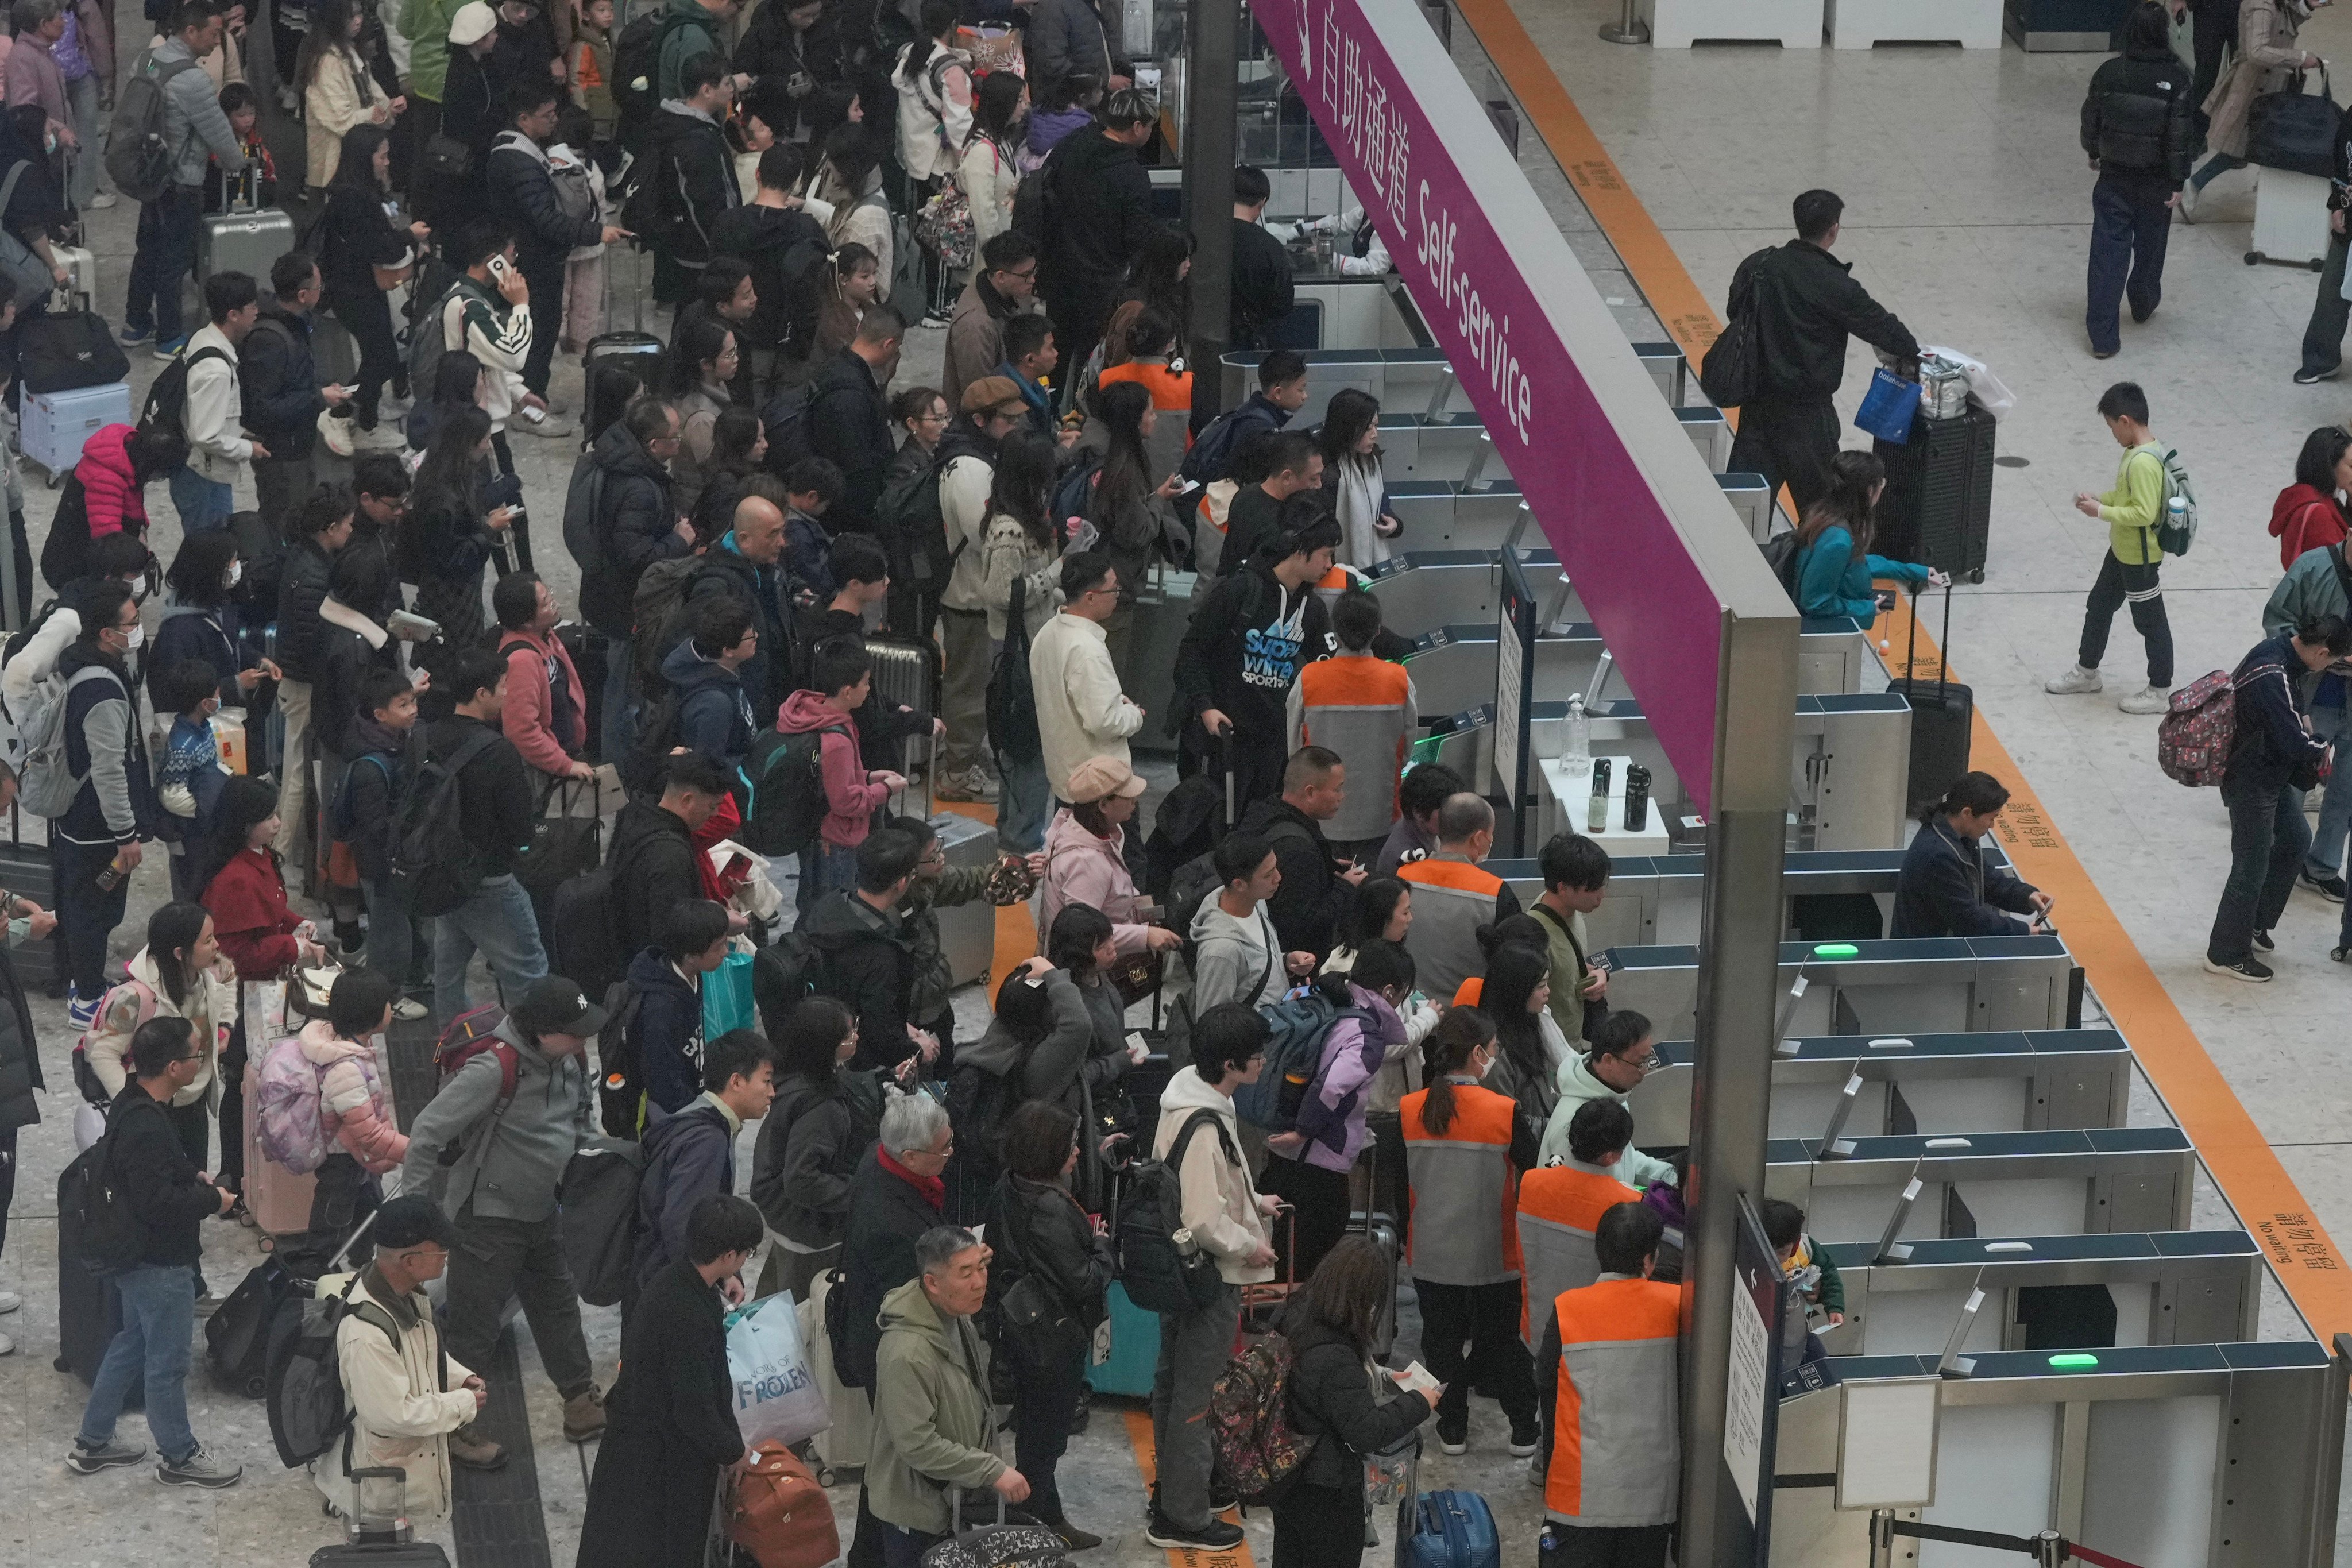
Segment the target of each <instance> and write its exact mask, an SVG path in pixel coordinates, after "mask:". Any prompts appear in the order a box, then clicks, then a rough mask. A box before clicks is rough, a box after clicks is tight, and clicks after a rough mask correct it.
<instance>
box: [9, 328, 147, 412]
mask: <svg viewBox="0 0 2352 1568" xmlns="http://www.w3.org/2000/svg"><path fill="white" fill-rule="evenodd" d="M16 375H17V379H18V380H20V381H22V382H23V383H24V384H25V390H26V391H27V392H72V391H74V390H76V389H77V388H79V387H84V386H105V385H107V384H110V383H112V382H117V381H126V380H128V379H129V378H130V375H131V361H130V360H129V359H127V358H125V357H124V355H123V353H122V348H121V344H119V343H117V342H115V341H114V332H113V330H112V329H111V328H110V327H109V326H107V324H106V318H105V317H103V316H101V315H100V314H99V313H98V312H97V311H95V310H50V311H47V312H46V313H44V314H42V315H38V316H27V317H25V318H24V319H23V321H21V322H20V323H19V325H18V326H17V329H16Z"/></svg>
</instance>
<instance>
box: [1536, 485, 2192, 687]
mask: <svg viewBox="0 0 2352 1568" xmlns="http://www.w3.org/2000/svg"><path fill="white" fill-rule="evenodd" d="M2164 526H2165V531H2166V532H2168V533H2169V534H2171V535H2172V537H2174V538H2175V539H2178V538H2179V537H2180V536H2181V535H2182V534H2184V533H2187V532H2188V531H2189V498H2188V497H2187V496H2168V497H2167V498H2166V500H2165V502H2164ZM1574 711H1575V710H1574V709H1570V712H1571V713H1572V712H1574Z"/></svg>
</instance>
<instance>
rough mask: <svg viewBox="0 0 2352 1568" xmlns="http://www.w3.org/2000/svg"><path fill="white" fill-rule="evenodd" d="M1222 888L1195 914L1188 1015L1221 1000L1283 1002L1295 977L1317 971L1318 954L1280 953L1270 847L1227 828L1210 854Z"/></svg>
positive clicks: (1275, 867)
mask: <svg viewBox="0 0 2352 1568" xmlns="http://www.w3.org/2000/svg"><path fill="white" fill-rule="evenodd" d="M1213 856H1214V859H1215V864H1216V868H1217V881H1218V884H1219V891H1218V893H1217V896H1216V897H1215V898H1213V899H1209V900H1204V901H1203V902H1202V905H1201V909H1200V912H1199V913H1198V914H1195V915H1194V916H1193V917H1192V953H1193V956H1192V1014H1193V1016H1194V1018H1195V1019H1198V1018H1199V1017H1200V1016H1201V1015H1202V1014H1203V1013H1205V1012H1207V1011H1208V1010H1209V1009H1210V1008H1212V1007H1213V1006H1216V1005H1218V1004H1219V1003H1222V1002H1239V1003H1241V1004H1243V1005H1245V1006H1250V1007H1264V1006H1268V1005H1272V1004H1274V1003H1276V1002H1278V1001H1280V1000H1281V999H1282V994H1283V993H1284V992H1285V991H1287V990H1289V989H1290V985H1291V981H1292V980H1293V978H1294V977H1298V978H1303V977H1304V976H1306V975H1308V974H1311V973H1314V970H1315V955H1314V954H1313V953H1311V952H1306V951H1304V950H1303V949H1302V950H1299V951H1297V952H1285V951H1284V950H1283V946H1282V938H1281V937H1280V936H1278V935H1277V934H1276V931H1275V925H1274V916H1273V915H1272V914H1271V913H1270V912H1269V911H1268V910H1267V909H1266V907H1265V906H1266V900H1269V899H1271V898H1272V897H1273V896H1274V894H1275V891H1276V889H1279V888H1280V887H1281V886H1282V867H1281V862H1280V861H1278V860H1277V859H1276V858H1275V852H1274V846H1273V845H1271V844H1269V843H1268V842H1267V841H1266V840H1265V839H1263V838H1256V837H1251V836H1250V835H1249V834H1246V833H1229V834H1227V835H1226V836H1225V837H1223V838H1220V839H1218V840H1217V847H1216V848H1215V850H1214V851H1213Z"/></svg>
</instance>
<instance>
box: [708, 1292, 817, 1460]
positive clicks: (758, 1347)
mask: <svg viewBox="0 0 2352 1568" xmlns="http://www.w3.org/2000/svg"><path fill="white" fill-rule="evenodd" d="M727 1372H728V1375H729V1376H730V1377H732V1378H733V1379H734V1381H735V1425H736V1426H738V1427H740V1429H741V1430H742V1433H743V1442H744V1444H745V1446H746V1447H749V1446H751V1444H754V1443H763V1442H776V1443H782V1444H784V1445H786V1446H787V1447H789V1446H790V1445H792V1444H794V1443H798V1442H800V1441H802V1440H803V1439H804V1438H808V1437H814V1436H816V1435H817V1434H818V1433H819V1432H822V1431H824V1429H825V1428H826V1427H827V1426H831V1425H833V1416H832V1414H831V1412H829V1411H828V1410H827V1409H826V1408H825V1403H824V1389H823V1388H822V1387H820V1386H819V1385H818V1384H817V1380H816V1373H815V1372H814V1370H812V1369H811V1367H810V1366H809V1360H808V1352H807V1350H806V1348H805V1347H804V1346H803V1343H802V1342H801V1325H800V1314H799V1310H798V1309H797V1308H795V1306H794V1305H793V1297H792V1292H790V1291H789V1290H780V1291H778V1292H777V1293H776V1294H775V1295H773V1296H762V1297H761V1298H760V1299H759V1300H756V1301H753V1302H751V1303H750V1304H749V1305H747V1306H742V1307H738V1308H736V1309H735V1310H733V1311H731V1312H730V1313H728V1314H727Z"/></svg>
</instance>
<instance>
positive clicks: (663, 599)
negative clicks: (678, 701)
mask: <svg viewBox="0 0 2352 1568" xmlns="http://www.w3.org/2000/svg"><path fill="white" fill-rule="evenodd" d="M702 567H703V560H702V557H701V556H699V555H677V556H673V557H671V558H670V559H669V560H667V561H656V562H655V563H653V564H652V565H650V566H648V567H646V569H645V571H644V573H643V574H640V575H639V576H638V578H637V588H636V592H635V594H634V595H631V597H630V599H629V625H630V627H631V645H630V646H631V650H632V652H633V653H634V655H635V662H636V676H637V681H638V684H639V685H640V686H641V687H642V689H644V690H646V691H647V692H649V693H650V692H657V691H667V690H668V689H669V682H668V680H667V679H664V677H663V675H662V672H661V666H662V660H663V659H665V658H668V657H669V652H670V649H672V648H674V647H677V645H678V642H679V640H680V639H681V638H682V637H684V636H685V628H686V595H687V590H688V588H690V587H691V586H692V585H693V583H694V578H695V574H697V573H698V572H700V571H701V570H702ZM663 749H664V750H665V751H667V749H668V748H667V746H665V747H664V748H663Z"/></svg>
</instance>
